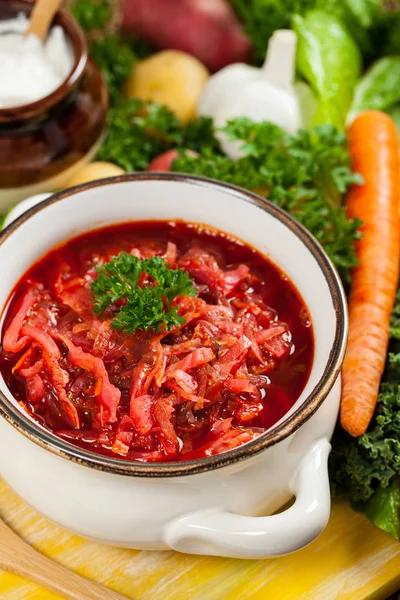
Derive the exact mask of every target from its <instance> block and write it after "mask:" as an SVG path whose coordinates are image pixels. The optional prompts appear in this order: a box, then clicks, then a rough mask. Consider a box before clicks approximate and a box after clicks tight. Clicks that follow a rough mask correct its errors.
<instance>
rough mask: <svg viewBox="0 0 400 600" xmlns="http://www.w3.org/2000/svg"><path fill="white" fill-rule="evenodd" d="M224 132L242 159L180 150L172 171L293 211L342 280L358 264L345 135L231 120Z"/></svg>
mask: <svg viewBox="0 0 400 600" xmlns="http://www.w3.org/2000/svg"><path fill="white" fill-rule="evenodd" d="M223 131H224V133H225V134H227V135H228V136H229V138H230V139H231V140H235V141H238V142H240V143H241V144H242V150H243V152H244V156H243V158H241V159H239V160H236V161H235V160H231V159H230V158H228V157H226V156H224V155H222V154H221V153H220V152H218V151H215V150H214V149H213V148H211V147H209V146H206V147H205V148H204V149H201V148H199V149H198V151H199V153H200V156H198V157H192V156H189V155H188V154H187V153H184V152H181V154H180V157H179V159H177V160H175V161H174V163H173V170H175V171H181V172H184V173H192V174H196V175H203V176H206V177H211V178H213V179H218V180H220V181H225V182H227V183H232V184H235V185H239V186H241V187H244V188H246V189H249V190H256V191H258V192H259V193H262V194H263V195H265V196H267V197H268V198H269V200H271V201H272V202H274V203H275V204H277V205H278V206H280V207H281V208H283V209H284V210H286V211H287V212H289V213H290V214H292V215H293V216H295V217H296V218H297V219H298V220H299V221H300V222H301V223H302V224H303V225H304V226H305V227H306V228H307V229H309V231H311V233H313V235H314V236H315V237H316V238H317V240H318V241H319V242H320V243H321V244H322V245H323V246H324V248H325V250H326V252H327V253H328V255H329V256H330V258H331V259H332V261H333V263H334V264H335V266H336V268H337V269H338V271H339V273H340V275H341V277H342V280H343V282H344V283H345V284H347V283H349V280H350V269H351V267H353V266H354V265H356V264H357V260H356V255H355V252H354V246H353V242H354V241H355V240H356V239H358V237H359V232H358V228H359V222H357V221H355V220H351V219H348V217H347V215H346V212H345V209H344V207H343V206H342V198H343V195H344V194H345V193H346V191H347V189H348V187H349V185H351V184H352V183H357V182H358V183H360V182H361V179H360V177H359V176H358V175H357V174H355V173H353V172H352V170H351V166H350V157H349V154H348V150H347V143H346V137H345V135H343V134H341V133H339V132H338V131H337V130H336V129H335V128H333V127H331V126H327V125H324V126H320V127H316V128H314V129H313V130H302V131H299V132H298V133H297V134H296V135H295V136H288V135H286V134H285V133H284V132H283V131H282V130H281V129H280V128H279V127H277V126H276V125H273V124H272V123H268V122H263V123H254V122H253V121H250V120H249V119H246V118H238V119H234V120H232V121H230V122H229V123H228V124H227V126H226V127H225V128H224V130H223Z"/></svg>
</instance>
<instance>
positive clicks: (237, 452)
mask: <svg viewBox="0 0 400 600" xmlns="http://www.w3.org/2000/svg"><path fill="white" fill-rule="evenodd" d="M136 181H140V182H143V181H153V182H154V181H161V182H163V181H172V182H186V183H189V184H191V185H197V186H202V187H205V188H210V187H211V188H215V187H217V188H222V190H224V191H225V192H228V193H229V194H231V195H233V196H235V197H237V198H239V199H240V200H241V201H243V202H247V203H249V204H252V205H256V206H258V207H260V208H261V209H262V210H264V211H266V212H267V213H269V214H270V215H272V216H273V217H275V218H276V219H278V220H279V221H280V222H281V223H282V224H283V225H285V226H286V227H288V228H289V229H290V230H291V232H292V233H294V234H295V235H296V236H297V237H298V238H299V239H300V241H301V242H302V243H303V244H304V245H305V246H306V247H307V249H308V250H309V252H311V254H312V255H313V257H314V258H315V260H316V261H317V263H318V266H319V268H320V269H321V271H322V274H323V276H324V277H325V279H326V281H327V284H328V288H329V292H330V295H331V297H332V302H333V306H334V309H335V313H336V331H335V338H334V341H333V344H332V348H331V351H330V354H329V358H328V361H327V364H326V366H325V369H324V372H323V374H322V377H321V379H320V380H319V382H318V383H317V385H316V386H315V387H314V388H313V389H312V390H311V392H310V394H309V395H308V396H307V397H306V398H305V399H304V401H303V403H302V404H301V406H300V407H298V408H297V409H296V410H295V411H294V412H293V413H292V414H291V415H290V416H289V417H288V418H287V419H284V420H283V421H282V423H280V424H279V425H278V426H276V427H274V428H273V429H271V430H268V431H267V432H265V433H263V434H261V435H260V436H259V437H257V438H255V439H253V440H251V441H249V442H246V443H245V444H243V445H241V446H238V447H237V448H233V449H232V450H228V451H227V452H224V453H221V454H216V455H214V456H210V457H206V458H199V459H195V460H188V461H180V462H166V463H140V462H128V461H124V460H122V459H118V458H112V457H107V456H102V455H100V454H96V453H94V452H91V451H87V450H84V449H81V448H79V447H77V446H74V445H72V444H70V443H68V442H66V441H64V440H62V439H61V438H58V437H57V436H55V435H54V434H53V433H52V432H50V431H49V432H47V431H46V430H44V429H42V428H41V427H40V426H39V425H37V424H36V423H35V422H34V421H32V420H31V419H30V418H29V417H27V416H26V415H25V414H24V413H23V412H22V411H20V410H18V409H17V407H16V406H14V405H13V404H12V403H11V402H10V401H9V400H8V399H7V398H6V396H5V395H4V394H3V393H2V392H1V391H0V416H2V417H4V418H5V419H6V420H7V421H8V422H9V423H10V424H11V425H12V426H13V427H14V428H15V429H17V430H18V431H19V432H20V433H22V434H23V435H24V436H25V437H27V438H29V439H30V440H31V441H33V442H35V443H36V444H38V445H39V446H41V447H43V448H45V449H46V450H49V451H50V452H52V453H53V454H56V455H58V456H60V457H62V458H66V459H68V460H71V461H73V462H76V463H79V464H81V465H83V466H86V467H90V468H94V469H97V470H100V471H104V472H108V473H113V474H117V475H127V476H135V477H177V476H184V475H192V474H197V473H204V472H207V471H211V470H214V469H219V468H221V467H225V466H227V465H230V464H232V463H235V462H237V461H240V460H243V459H246V458H250V457H251V456H254V455H255V454H258V453H260V452H262V451H263V450H265V449H267V448H269V447H271V446H274V445H275V444H278V443H279V442H281V441H283V440H284V439H286V438H287V437H289V436H290V435H292V434H293V433H294V432H295V431H297V429H299V428H300V427H301V426H302V425H303V424H304V423H305V422H306V421H308V419H310V418H311V416H312V415H313V414H314V413H315V412H316V410H317V409H318V408H319V407H320V406H321V404H322V403H323V402H324V400H325V398H326V397H327V395H328V394H329V392H330V391H331V389H332V387H333V385H334V383H335V382H336V380H337V378H338V376H339V373H340V370H341V366H342V363H343V359H344V354H345V350H346V345H347V334H348V313H347V301H346V295H345V292H344V289H343V286H342V283H341V280H340V278H339V275H338V273H337V271H336V269H335V267H334V266H333V264H332V262H331V260H330V259H329V257H328V256H327V254H326V253H325V251H324V250H323V248H322V246H321V245H320V244H319V242H318V241H317V240H316V239H315V238H314V237H313V236H312V234H311V233H310V232H309V231H308V230H307V229H306V228H305V227H304V226H303V225H301V224H300V223H299V222H298V221H296V220H295V219H294V218H293V217H292V216H291V215H289V214H287V213H286V212H285V211H284V210H283V209H281V208H279V207H278V206H275V205H274V204H272V203H271V202H270V201H269V200H266V199H265V198H262V197H261V196H258V195H257V194H255V193H253V192H250V191H247V190H244V189H243V188H240V187H238V186H235V185H231V184H227V183H223V182H220V181H217V180H214V179H208V178H205V177H199V176H192V175H186V174H184V173H171V172H152V173H149V172H142V173H132V174H124V175H117V176H116V177H109V178H105V179H99V180H96V181H91V182H89V183H83V184H80V185H77V186H74V187H72V188H68V189H67V190H65V191H62V192H58V193H56V194H54V195H53V196H51V197H50V198H48V199H47V200H44V201H42V202H41V203H40V204H38V205H36V206H34V207H33V208H31V209H29V210H28V211H27V212H25V213H23V214H22V215H21V216H20V217H18V218H17V219H16V220H15V221H13V222H12V223H11V224H10V225H9V226H8V227H7V228H6V229H4V231H3V232H1V233H0V247H1V246H2V245H3V244H4V242H5V241H6V240H7V239H8V238H10V237H11V236H12V234H13V233H14V232H15V231H16V230H17V229H19V227H20V226H21V225H23V224H24V223H25V222H26V221H27V220H28V219H30V218H31V217H32V216H34V215H36V214H38V213H40V212H41V211H42V210H44V209H46V208H47V207H48V206H51V205H53V204H57V203H59V202H63V201H66V200H68V198H70V197H71V196H74V195H75V194H76V193H79V192H81V191H85V190H88V189H95V188H97V187H102V186H107V185H118V184H120V183H126V182H136ZM6 306H7V304H6V305H5V306H4V307H1V313H3V311H4V310H5V309H6Z"/></svg>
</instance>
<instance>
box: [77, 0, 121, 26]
mask: <svg viewBox="0 0 400 600" xmlns="http://www.w3.org/2000/svg"><path fill="white" fill-rule="evenodd" d="M71 13H72V15H73V16H74V17H75V19H76V20H77V21H78V23H79V24H80V26H81V27H82V29H83V30H84V31H86V33H88V32H91V31H95V30H99V29H103V28H104V27H105V26H106V24H107V23H108V21H109V20H110V19H111V16H112V8H111V4H110V2H109V1H108V0H100V1H98V2H94V1H93V0H75V2H74V4H73V5H72V6H71Z"/></svg>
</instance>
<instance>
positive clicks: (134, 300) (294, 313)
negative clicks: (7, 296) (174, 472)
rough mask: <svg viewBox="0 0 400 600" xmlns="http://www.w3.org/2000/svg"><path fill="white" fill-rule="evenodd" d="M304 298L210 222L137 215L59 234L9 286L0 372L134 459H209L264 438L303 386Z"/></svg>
mask: <svg viewBox="0 0 400 600" xmlns="http://www.w3.org/2000/svg"><path fill="white" fill-rule="evenodd" d="M313 351H314V341H313V331H312V324H311V321H310V316H309V313H308V310H307V307H306V306H305V304H304V302H303V300H302V298H301V297H300V295H299V293H298V292H297V290H296V289H295V287H294V286H293V284H292V283H291V282H290V281H289V280H288V278H287V277H286V276H285V275H284V274H283V273H282V272H281V271H279V269H278V268H277V267H276V266H275V265H273V264H272V263H271V262H269V260H268V259H267V258H265V256H263V255H262V254H260V253H259V252H258V251H256V250H255V249H254V248H251V247H250V246H248V245H246V244H245V243H243V242H241V241H239V240H237V239H234V238H232V237H230V236H228V235H226V234H224V233H222V232H219V231H216V230H214V229H211V228H207V227H206V226H202V225H197V224H189V223H184V222H180V221H176V222H166V221H165V222H164V221H150V222H134V223H128V224H123V225H117V226H113V227H108V228H106V229H101V230H97V231H94V232H91V233H88V234H85V235H84V236H81V237H78V238H76V239H73V240H71V241H68V242H67V243H65V244H64V245H62V246H59V247H57V248H55V249H54V250H52V251H51V252H50V253H49V254H47V255H46V256H44V257H43V258H42V259H41V260H40V261H38V262H37V263H36V264H35V265H34V266H33V267H32V268H31V269H30V270H29V271H28V272H27V273H26V274H25V275H24V276H23V277H22V278H21V280H20V282H19V283H18V285H17V286H16V288H15V290H14V292H13V295H12V299H11V303H10V305H9V308H8V309H7V314H6V318H5V321H4V325H3V331H2V349H1V354H0V370H1V373H2V374H3V377H4V379H5V381H6V384H7V385H8V387H9V389H10V390H11V392H12V393H13V395H14V397H15V398H16V399H17V400H18V401H19V403H20V405H21V407H22V409H23V410H25V411H26V412H27V413H29V415H31V417H32V418H34V419H35V420H37V421H38V422H39V423H41V424H42V425H43V426H44V427H46V428H48V429H49V430H51V431H52V432H53V433H54V434H55V435H57V436H59V437H60V438H62V439H63V440H66V441H68V442H70V443H72V444H74V445H76V446H79V447H81V448H85V449H88V450H91V451H93V452H96V453H99V454H103V455H106V456H112V457H116V458H123V459H126V460H130V461H149V462H160V461H180V460H189V459H195V458H201V457H206V456H211V455H213V454H218V453H221V452H225V451H227V450H230V449H232V448H235V447H237V446H239V445H241V444H244V443H245V442H248V441H249V440H252V439H253V438H255V437H257V436H259V435H260V434H261V433H263V432H264V431H265V430H266V429H268V428H269V427H271V426H272V425H274V423H276V422H277V421H278V420H279V419H281V417H283V416H284V415H285V413H286V412H287V411H288V410H289V409H290V408H291V407H292V406H293V404H294V403H295V401H296V400H297V398H298V397H299V395H300V394H301V392H302V390H303V389H304V386H305V384H306V382H307V379H308V376H309V372H310V369H311V365H312V360H313Z"/></svg>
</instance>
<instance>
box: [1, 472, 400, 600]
mask: <svg viewBox="0 0 400 600" xmlns="http://www.w3.org/2000/svg"><path fill="white" fill-rule="evenodd" d="M0 515H1V516H2V517H3V518H4V519H5V520H6V521H7V522H8V523H9V524H10V525H11V526H12V527H13V528H14V529H15V530H16V531H17V532H18V533H19V534H20V535H21V536H23V537H24V538H25V539H26V540H28V541H29V542H30V543H31V544H32V545H33V546H35V548H37V549H38V550H40V551H41V552H43V553H44V554H46V555H48V556H51V557H52V558H54V559H55V560H57V561H59V562H60V563H62V564H64V565H65V566H67V567H69V568H70V569H73V570H75V571H77V572H78V573H80V574H81V575H85V576H86V577H89V578H92V579H96V580H98V581H100V582H102V583H104V584H106V585H108V586H109V587H111V588H113V589H114V590H116V591H118V592H120V593H123V594H126V596H127V597H128V598H136V599H137V600H242V599H246V600H248V599H250V600H361V599H362V600H364V599H366V598H368V600H381V599H382V600H383V599H384V598H385V597H386V596H387V595H389V593H392V592H394V591H395V590H396V589H399V588H400V543H399V542H396V541H395V540H394V539H393V538H391V537H390V536H389V535H387V534H385V533H383V532H382V531H380V530H379V529H377V528H375V527H374V526H372V525H371V524H370V523H368V521H367V520H366V519H365V518H364V517H363V516H362V515H359V514H357V513H355V512H354V511H353V510H351V508H350V507H349V506H348V505H347V504H346V503H345V502H343V501H341V502H334V505H333V510H332V517H331V520H330V522H329V525H328V527H327V529H326V530H325V532H324V533H323V534H322V535H321V536H320V537H319V539H318V540H316V541H315V542H314V543H313V544H311V545H310V546H309V547H308V548H306V549H304V550H301V551H300V552H297V553H295V554H292V555H290V556H286V557H282V558H277V559H273V560H233V559H223V558H212V557H198V556H189V555H183V554H178V553H175V552H140V551H135V550H121V549H118V548H111V547H107V546H103V545H101V544H96V543H93V542H88V541H87V540H83V539H82V538H79V537H77V536H75V535H72V534H71V533H69V532H67V531H65V530H63V529H61V528H60V527H57V526H56V525H53V524H52V523H50V522H49V521H47V520H46V519H44V518H43V517H41V516H39V515H38V514H37V513H35V512H34V511H33V510H32V509H31V508H29V507H28V506H27V505H26V504H24V503H23V502H22V501H21V500H19V498H17V496H16V495H15V494H14V493H13V492H12V491H11V490H10V489H9V488H8V487H7V486H6V485H5V483H4V482H2V481H1V480H0ZM0 598H1V600H58V596H56V595H54V594H51V593H50V592H47V591H45V590H44V589H43V588H39V587H38V586H36V585H34V584H32V583H30V582H28V581H26V580H24V579H22V578H20V577H17V576H15V575H12V574H10V573H4V572H1V571H0Z"/></svg>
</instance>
